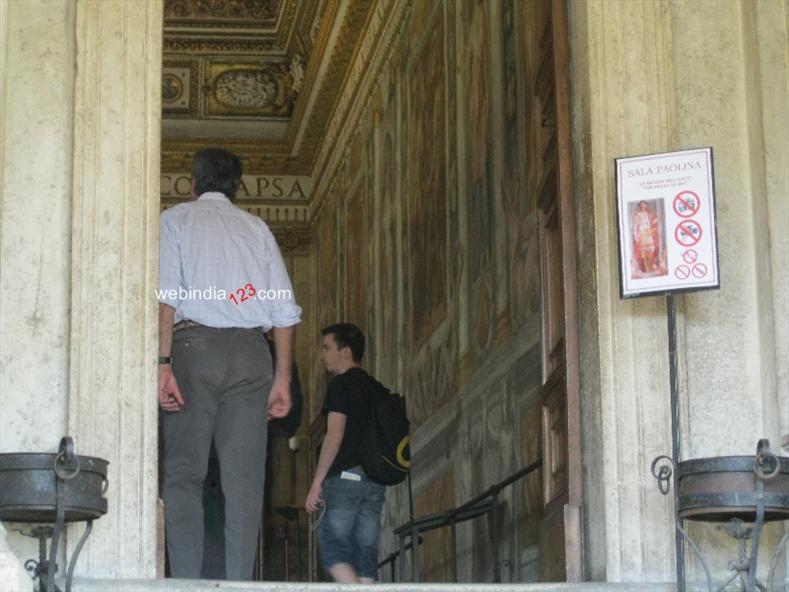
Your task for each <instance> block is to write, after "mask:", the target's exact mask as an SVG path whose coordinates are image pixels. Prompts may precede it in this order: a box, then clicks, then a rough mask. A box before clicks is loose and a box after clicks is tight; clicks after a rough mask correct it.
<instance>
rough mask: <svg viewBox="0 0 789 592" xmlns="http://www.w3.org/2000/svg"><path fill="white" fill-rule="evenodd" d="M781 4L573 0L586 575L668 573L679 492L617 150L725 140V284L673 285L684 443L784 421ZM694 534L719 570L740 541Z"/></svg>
mask: <svg viewBox="0 0 789 592" xmlns="http://www.w3.org/2000/svg"><path fill="white" fill-rule="evenodd" d="M786 6H787V5H786V3H783V2H769V1H764V2H729V1H721V2H685V1H672V2H639V1H634V2H627V3H623V2H571V3H570V4H569V10H570V24H571V53H572V56H573V63H572V68H573V70H572V81H573V105H574V135H575V139H576V144H575V146H576V147H575V159H576V201H577V204H578V212H579V227H578V233H579V250H580V259H579V262H580V270H581V271H580V272H579V286H580V293H581V309H582V311H584V312H583V313H582V315H581V317H582V326H581V339H582V344H581V346H582V347H581V351H582V364H581V367H582V389H583V393H582V397H583V413H584V439H585V441H584V449H585V450H586V451H592V450H595V451H598V453H596V454H588V458H587V460H586V462H585V466H586V472H585V490H586V492H587V507H586V512H585V515H586V521H587V524H586V535H587V539H588V543H587V546H586V549H587V567H588V573H589V575H590V576H591V577H592V579H595V580H606V581H659V580H670V579H672V578H673V573H674V558H673V557H674V549H673V532H672V528H671V525H672V524H673V504H672V501H671V499H670V497H665V498H664V497H662V496H661V495H660V494H659V493H658V491H657V488H656V485H655V482H654V480H653V478H652V476H651V475H650V472H649V464H650V462H651V460H652V458H654V457H655V456H657V455H658V454H670V453H671V434H670V413H669V383H668V363H667V360H668V357H667V356H668V350H667V337H666V313H665V299H664V298H663V297H648V298H642V299H638V300H628V301H624V300H621V299H620V298H619V288H618V276H617V273H618V272H617V241H616V227H615V224H616V212H615V209H614V208H615V199H614V197H615V187H614V159H615V158H616V157H620V156H630V155H636V154H644V153H650V152H662V151H668V150H673V149H682V148H691V147H698V146H712V147H713V150H714V159H715V186H716V206H717V213H718V215H717V228H718V237H719V251H720V267H721V274H720V275H721V289H720V290H716V291H707V292H698V293H693V294H688V295H684V296H682V295H679V296H677V297H676V298H677V306H678V311H679V312H678V317H679V318H678V358H679V364H680V391H681V392H680V403H681V424H682V454H681V457H682V458H683V459H687V458H694V457H703V456H717V455H727V454H738V455H741V454H753V453H754V450H755V447H756V441H757V440H758V439H759V438H762V437H768V438H769V439H770V441H771V442H772V444H773V449H774V450H779V449H780V443H781V438H782V435H784V434H786V432H787V426H788V425H789V423H787V401H789V391H788V390H787V383H786V373H787V363H786V360H787V356H786V341H787V329H789V327H788V326H787V323H786V319H787V313H788V312H789V311H787V306H786V302H787V301H786V292H787V290H786V288H787V281H786V277H787V259H786V256H785V255H786V250H787V249H786V233H787V230H788V229H789V227H788V226H787V224H788V223H789V219H788V218H787V209H786V208H787V199H786V195H787V191H786V183H787V174H786V163H787V144H786V140H785V138H786V125H787V124H786V110H785V105H786V92H787V57H786V56H787V42H786V29H785V27H782V26H781V25H780V23H784V24H785V23H786V17H787V15H786ZM780 105H782V106H783V107H780ZM781 253H783V255H781ZM778 530H780V526H774V527H773V528H772V529H771V531H770V532H768V536H767V539H768V541H772V543H769V542H768V544H767V546H766V548H763V550H762V553H764V556H769V554H770V551H768V549H770V548H771V547H770V544H772V545H773V548H774V545H775V541H776V540H777V537H778V536H779V534H780V533H779V532H778ZM691 535H692V536H694V537H695V538H697V540H698V541H699V543H700V545H701V547H702V548H706V549H708V550H710V549H711V550H713V552H712V553H710V552H709V551H708V557H709V558H711V560H712V561H711V563H712V564H713V567H714V569H715V570H716V572H717V573H718V574H719V575H723V574H724V573H725V572H726V571H727V566H726V561H727V560H728V559H729V558H730V557H733V556H734V555H735V554H736V548H735V547H732V546H731V544H730V542H729V541H728V540H727V539H724V538H723V537H722V536H721V535H720V534H717V533H716V531H714V530H713V528H712V526H711V525H710V526H707V525H699V526H695V527H694V528H692V530H691ZM592 543H593V544H592ZM601 543H602V544H601ZM729 551H730V552H729ZM687 563H688V567H689V577H690V579H700V578H701V577H702V573H701V570H700V567H699V565H698V564H697V563H696V562H695V561H693V560H691V559H688V560H687ZM763 563H764V565H762V569H763V570H766V561H765V562H763ZM760 575H763V574H760Z"/></svg>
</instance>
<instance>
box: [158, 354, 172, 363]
mask: <svg viewBox="0 0 789 592" xmlns="http://www.w3.org/2000/svg"><path fill="white" fill-rule="evenodd" d="M172 363H173V357H172V356H159V365H162V364H172Z"/></svg>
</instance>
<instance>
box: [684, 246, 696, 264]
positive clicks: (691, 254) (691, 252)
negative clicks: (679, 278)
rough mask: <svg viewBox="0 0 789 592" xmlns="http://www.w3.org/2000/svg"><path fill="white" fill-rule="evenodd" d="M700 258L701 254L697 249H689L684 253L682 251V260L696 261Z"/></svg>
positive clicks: (686, 261)
mask: <svg viewBox="0 0 789 592" xmlns="http://www.w3.org/2000/svg"><path fill="white" fill-rule="evenodd" d="M698 258H699V254H698V253H697V252H696V249H688V250H687V251H685V252H684V253H682V260H683V261H684V262H685V263H690V264H691V265H692V264H693V263H696V260H697V259H698Z"/></svg>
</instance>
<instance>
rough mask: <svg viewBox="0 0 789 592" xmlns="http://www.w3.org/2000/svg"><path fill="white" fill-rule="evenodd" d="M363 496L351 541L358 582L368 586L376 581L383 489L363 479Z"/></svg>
mask: <svg viewBox="0 0 789 592" xmlns="http://www.w3.org/2000/svg"><path fill="white" fill-rule="evenodd" d="M361 485H362V486H363V488H364V495H363V497H362V499H361V500H360V503H359V506H358V509H357V516H356V521H355V523H354V531H353V540H354V544H355V547H356V552H355V553H354V562H353V563H354V565H355V566H356V573H357V574H358V576H359V581H360V582H361V583H364V584H370V583H373V582H375V581H376V580H377V579H378V543H379V538H380V532H381V510H382V508H383V504H384V497H385V491H386V489H385V487H384V486H383V485H379V484H378V483H373V482H372V481H370V480H368V479H367V477H366V476H365V477H364V481H363V482H362V483H361Z"/></svg>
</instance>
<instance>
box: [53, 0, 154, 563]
mask: <svg viewBox="0 0 789 592" xmlns="http://www.w3.org/2000/svg"><path fill="white" fill-rule="evenodd" d="M76 35H77V38H76V39H77V79H76V87H75V109H74V112H75V115H74V176H73V179H74V182H73V209H72V268H71V282H72V308H71V369H70V394H69V402H68V426H69V433H70V434H72V435H73V436H74V438H75V441H76V445H77V451H78V453H80V454H87V455H95V456H100V457H103V458H106V459H108V460H109V461H110V466H109V490H108V492H107V496H108V498H109V511H108V512H107V515H106V516H104V517H103V518H101V519H100V520H98V521H96V523H95V525H94V533H93V535H91V538H90V539H89V544H88V546H87V547H86V549H85V550H84V551H83V553H82V556H81V558H80V561H79V565H78V572H80V573H82V574H86V575H89V576H91V577H153V576H154V575H155V564H156V554H157V548H156V547H157V545H156V515H157V514H156V507H157V506H156V500H157V408H156V355H157V324H158V316H157V314H158V313H157V303H156V297H155V294H154V289H155V288H156V287H157V285H158V247H157V245H158V214H159V159H160V145H159V133H160V121H161V109H160V88H161V62H162V55H161V48H162V2H161V1H159V0H149V1H146V2H138V1H135V0H101V1H98V0H79V1H78V2H77V23H76ZM80 530H81V529H73V528H72V529H71V532H70V536H69V541H68V542H69V545H68V546H69V551H71V550H72V549H73V546H74V544H75V543H76V540H77V538H76V537H77V535H78V534H79V531H80Z"/></svg>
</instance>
